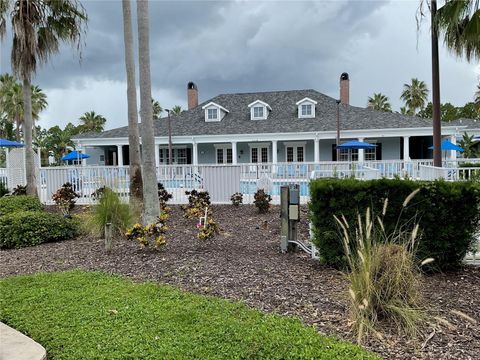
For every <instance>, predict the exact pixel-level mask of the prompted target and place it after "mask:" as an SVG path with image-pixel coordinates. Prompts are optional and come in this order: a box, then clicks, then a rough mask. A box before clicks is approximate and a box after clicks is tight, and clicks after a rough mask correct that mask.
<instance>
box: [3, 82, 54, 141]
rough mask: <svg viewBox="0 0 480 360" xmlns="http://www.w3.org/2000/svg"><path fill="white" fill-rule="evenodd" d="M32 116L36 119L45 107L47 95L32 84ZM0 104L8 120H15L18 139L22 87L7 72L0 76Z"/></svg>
mask: <svg viewBox="0 0 480 360" xmlns="http://www.w3.org/2000/svg"><path fill="white" fill-rule="evenodd" d="M31 91H32V118H33V120H35V121H36V120H38V119H39V115H40V113H41V112H42V111H43V110H44V109H45V108H46V107H47V105H48V103H47V96H46V95H45V93H44V92H43V91H42V89H40V88H39V87H38V86H32V87H31ZM0 106H1V108H2V110H3V112H4V113H5V116H6V118H7V120H8V121H11V122H12V123H13V122H15V133H16V140H17V141H20V129H21V127H22V125H23V118H24V116H23V89H22V86H21V85H20V84H19V83H18V82H17V81H16V80H15V78H14V77H13V76H11V75H9V74H4V75H1V76H0Z"/></svg>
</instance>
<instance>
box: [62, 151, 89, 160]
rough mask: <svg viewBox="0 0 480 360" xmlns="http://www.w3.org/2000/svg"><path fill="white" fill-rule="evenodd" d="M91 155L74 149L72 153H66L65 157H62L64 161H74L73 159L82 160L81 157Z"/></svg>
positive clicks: (85, 157)
mask: <svg viewBox="0 0 480 360" xmlns="http://www.w3.org/2000/svg"><path fill="white" fill-rule="evenodd" d="M89 157H90V155H88V154H82V153H79V152H78V151H76V150H75V151H72V152H71V153H69V154H67V155H65V156H64V157H62V159H61V160H63V161H73V160H80V159H88V158H89Z"/></svg>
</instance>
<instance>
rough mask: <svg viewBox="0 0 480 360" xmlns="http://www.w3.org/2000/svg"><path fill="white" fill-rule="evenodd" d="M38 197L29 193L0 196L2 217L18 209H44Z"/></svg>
mask: <svg viewBox="0 0 480 360" xmlns="http://www.w3.org/2000/svg"><path fill="white" fill-rule="evenodd" d="M42 210H43V207H42V203H41V202H40V200H38V198H36V197H34V196H28V195H19V196H4V197H2V198H0V217H1V216H4V215H9V214H12V213H14V212H18V211H42Z"/></svg>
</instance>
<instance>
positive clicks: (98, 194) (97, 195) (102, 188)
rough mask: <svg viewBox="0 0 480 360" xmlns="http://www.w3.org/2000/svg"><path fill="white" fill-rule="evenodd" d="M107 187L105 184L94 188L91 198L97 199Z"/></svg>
mask: <svg viewBox="0 0 480 360" xmlns="http://www.w3.org/2000/svg"><path fill="white" fill-rule="evenodd" d="M106 188H107V187H106V186H101V187H99V188H98V189H97V190H95V191H94V192H93V193H92V198H93V200H95V201H99V200H100V198H101V197H102V196H103V193H104V192H105V189H106Z"/></svg>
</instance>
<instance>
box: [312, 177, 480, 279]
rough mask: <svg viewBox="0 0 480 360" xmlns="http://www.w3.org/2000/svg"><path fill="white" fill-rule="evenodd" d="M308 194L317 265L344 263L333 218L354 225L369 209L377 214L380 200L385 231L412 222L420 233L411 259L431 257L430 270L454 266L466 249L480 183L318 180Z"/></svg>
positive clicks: (479, 214) (478, 210) (475, 221)
mask: <svg viewBox="0 0 480 360" xmlns="http://www.w3.org/2000/svg"><path fill="white" fill-rule="evenodd" d="M417 188H420V190H419V192H418V193H417V195H416V196H415V197H414V198H413V200H412V201H411V202H410V203H409V204H408V206H407V207H405V208H403V201H404V200H405V198H406V197H407V196H408V195H409V194H410V193H411V192H412V191H414V190H415V189H417ZM310 195H311V203H310V213H311V215H310V216H311V221H312V224H313V228H314V240H313V242H314V243H315V245H316V246H317V247H318V249H319V252H320V256H321V261H322V262H323V263H325V264H328V265H333V266H335V267H344V266H345V260H346V259H345V255H344V250H343V246H342V242H341V241H342V240H341V238H340V236H339V232H338V227H337V224H336V222H335V220H334V218H333V215H337V216H342V215H343V216H345V218H346V219H347V220H348V221H355V219H357V215H358V213H364V212H365V209H366V208H367V207H370V208H371V209H372V211H373V214H374V215H373V216H376V215H378V214H380V213H381V212H382V208H383V205H384V200H385V198H388V211H387V213H386V214H385V216H384V219H383V222H384V226H385V228H386V232H387V233H390V232H391V231H393V229H394V228H395V227H396V226H402V225H406V224H407V222H409V223H410V224H411V223H412V221H414V222H417V223H418V224H419V225H420V229H421V237H420V240H419V242H418V247H417V253H416V254H417V258H418V259H420V260H423V259H425V258H430V257H432V258H434V259H435V261H434V262H433V263H432V264H431V266H432V267H431V268H430V270H448V269H452V268H456V267H458V266H459V265H460V264H461V261H462V259H463V258H464V256H465V254H466V253H467V251H469V250H471V249H472V246H473V244H474V241H475V234H476V233H477V231H478V229H479V221H480V184H478V183H474V182H444V181H435V182H419V181H411V180H396V179H394V180H388V179H381V180H370V181H359V180H355V179H344V180H340V179H319V180H314V181H312V182H311V183H310ZM400 215H401V216H400ZM399 219H400V220H399ZM397 221H399V223H397Z"/></svg>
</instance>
